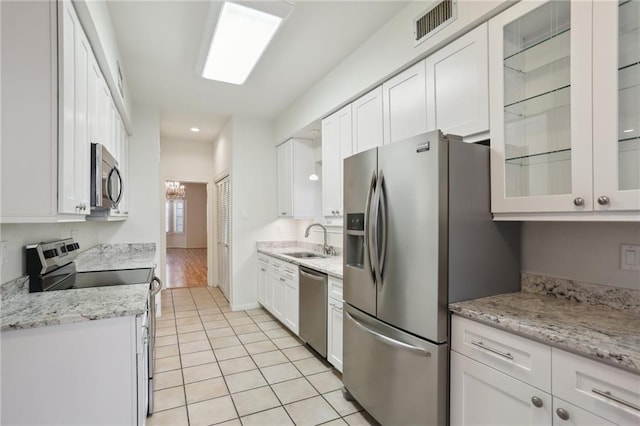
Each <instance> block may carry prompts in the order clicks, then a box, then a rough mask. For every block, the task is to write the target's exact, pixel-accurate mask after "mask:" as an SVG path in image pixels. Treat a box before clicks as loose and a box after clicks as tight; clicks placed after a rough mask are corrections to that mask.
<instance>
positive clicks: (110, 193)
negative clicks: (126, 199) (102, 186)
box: [106, 166, 123, 207]
mask: <svg viewBox="0 0 640 426" xmlns="http://www.w3.org/2000/svg"><path fill="white" fill-rule="evenodd" d="M114 174H115V175H116V176H117V177H118V187H119V188H120V190H119V191H118V197H117V198H116V199H114V198H113V192H112V190H111V179H113V175H114ZM106 186H107V197H109V201H111V202H112V203H113V205H114V207H116V206H117V205H118V203H119V202H120V198H122V189H123V188H122V175H120V170H118V168H117V167H115V166H114V167H113V168H112V169H111V170H110V171H109V175H108V176H107V185H106Z"/></svg>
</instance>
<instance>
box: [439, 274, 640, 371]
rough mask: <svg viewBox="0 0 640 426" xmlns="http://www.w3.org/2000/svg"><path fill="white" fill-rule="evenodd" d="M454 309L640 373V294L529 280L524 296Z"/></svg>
mask: <svg viewBox="0 0 640 426" xmlns="http://www.w3.org/2000/svg"><path fill="white" fill-rule="evenodd" d="M598 295H600V296H601V297H600V298H598V297H597V296H598ZM449 308H450V310H451V311H452V312H453V313H454V314H457V315H461V316H463V317H466V318H469V319H472V320H476V321H480V322H483V323H486V324H489V325H492V326H495V327H498V328H501V329H504V330H507V331H511V332H514V333H517V334H519V335H522V336H524V337H528V338H531V339H535V340H538V341H540V342H542V343H546V344H549V345H552V346H556V347H558V348H561V349H565V350H569V351H572V352H575V353H578V354H580V355H584V356H587V357H592V358H595V359H597V360H600V361H604V362H607V363H609V364H612V365H615V366H618V367H622V368H625V369H628V370H630V371H633V372H635V373H637V374H638V373H640V291H636V290H627V289H618V288H615V287H607V286H599V285H593V284H584V285H581V283H577V282H573V281H568V280H560V279H553V278H548V277H540V276H535V275H529V274H523V285H522V291H521V292H519V293H510V294H502V295H498V296H491V297H484V298H481V299H476V300H469V301H465V302H458V303H452V304H450V305H449Z"/></svg>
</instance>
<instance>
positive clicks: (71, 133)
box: [58, 2, 92, 214]
mask: <svg viewBox="0 0 640 426" xmlns="http://www.w3.org/2000/svg"><path fill="white" fill-rule="evenodd" d="M60 19H61V22H60V25H61V38H62V40H61V45H62V46H61V51H60V55H61V56H62V58H61V60H60V74H61V75H60V79H61V85H62V89H61V96H60V109H61V114H60V120H61V121H60V134H59V139H58V150H59V152H58V161H59V163H58V212H59V213H69V214H86V213H89V181H88V180H89V161H90V158H89V155H90V151H89V145H88V144H89V140H88V139H89V126H88V120H87V113H88V71H89V64H90V58H91V56H92V53H91V47H90V45H89V42H88V40H87V38H86V36H85V35H84V32H83V30H82V27H81V26H80V22H79V20H78V17H77V15H76V13H75V10H74V9H73V6H72V4H71V2H63V3H62V16H61V18H60Z"/></svg>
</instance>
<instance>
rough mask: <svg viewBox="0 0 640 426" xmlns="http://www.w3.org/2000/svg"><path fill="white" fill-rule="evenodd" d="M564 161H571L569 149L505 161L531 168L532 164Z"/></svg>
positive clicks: (522, 156)
mask: <svg viewBox="0 0 640 426" xmlns="http://www.w3.org/2000/svg"><path fill="white" fill-rule="evenodd" d="M565 160H571V148H564V149H558V150H556V151H549V152H539V153H536V154H529V155H521V156H519V157H512V158H507V159H506V160H505V161H506V162H507V163H508V164H515V165H519V166H531V165H533V164H543V163H551V162H554V161H565Z"/></svg>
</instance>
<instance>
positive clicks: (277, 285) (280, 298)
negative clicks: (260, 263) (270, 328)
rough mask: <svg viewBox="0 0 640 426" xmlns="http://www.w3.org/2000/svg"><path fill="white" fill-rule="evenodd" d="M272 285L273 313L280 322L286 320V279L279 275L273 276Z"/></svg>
mask: <svg viewBox="0 0 640 426" xmlns="http://www.w3.org/2000/svg"><path fill="white" fill-rule="evenodd" d="M271 285H272V286H273V288H272V291H273V302H272V305H271V313H272V314H273V315H274V316H275V317H276V318H277V319H279V320H280V321H282V320H283V318H284V307H285V299H284V278H283V277H282V276H281V275H279V274H274V275H272V279H271Z"/></svg>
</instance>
